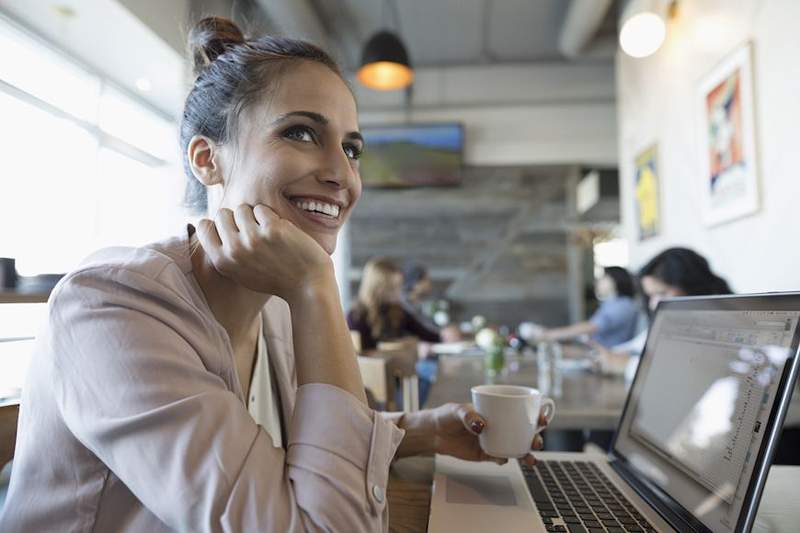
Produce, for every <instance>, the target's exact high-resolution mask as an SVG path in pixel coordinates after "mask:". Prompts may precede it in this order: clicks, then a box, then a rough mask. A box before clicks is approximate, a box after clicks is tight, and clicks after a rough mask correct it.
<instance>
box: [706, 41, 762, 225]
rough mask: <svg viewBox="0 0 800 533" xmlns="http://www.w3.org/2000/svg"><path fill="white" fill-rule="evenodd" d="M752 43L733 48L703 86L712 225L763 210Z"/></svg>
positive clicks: (709, 219)
mask: <svg viewBox="0 0 800 533" xmlns="http://www.w3.org/2000/svg"><path fill="white" fill-rule="evenodd" d="M752 70H753V69H752V46H751V45H750V44H749V43H748V44H745V45H744V46H742V47H741V48H739V49H738V50H736V51H735V52H733V53H732V54H731V55H729V56H728V57H727V58H725V59H724V60H723V61H722V62H721V63H720V64H719V65H717V66H716V67H715V68H714V70H713V71H712V72H710V73H709V74H708V75H707V76H705V77H704V78H703V79H702V80H701V81H700V85H699V88H698V104H699V108H700V109H699V116H700V120H699V124H700V136H699V140H700V147H701V150H702V152H701V157H700V161H701V165H700V167H701V173H700V187H701V191H702V193H701V199H702V203H703V214H704V219H705V223H706V225H709V226H711V225H715V224H721V223H723V222H727V221H729V220H732V219H735V218H739V217H742V216H745V215H749V214H751V213H754V212H755V211H757V210H758V207H759V191H758V172H757V169H758V164H757V160H756V146H755V145H756V141H755V131H754V128H755V113H754V109H753V106H754V104H753V101H754V100H753V74H752Z"/></svg>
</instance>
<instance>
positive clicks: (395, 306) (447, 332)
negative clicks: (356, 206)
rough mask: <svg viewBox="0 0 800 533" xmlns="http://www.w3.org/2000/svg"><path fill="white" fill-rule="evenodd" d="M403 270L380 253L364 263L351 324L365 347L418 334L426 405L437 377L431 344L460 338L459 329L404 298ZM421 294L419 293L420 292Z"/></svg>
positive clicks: (422, 401) (422, 398) (419, 368)
mask: <svg viewBox="0 0 800 533" xmlns="http://www.w3.org/2000/svg"><path fill="white" fill-rule="evenodd" d="M403 283H404V277H403V272H402V271H401V270H400V268H399V267H398V266H397V264H395V263H394V262H393V261H392V260H391V259H388V258H386V257H376V258H373V259H371V260H370V261H368V262H367V264H366V265H364V271H363V275H362V277H361V285H360V287H359V290H358V301H357V302H356V303H355V305H354V306H353V308H352V309H351V310H350V312H349V313H348V314H347V324H348V326H349V327H350V329H351V330H352V331H357V332H358V334H359V336H360V338H361V348H362V350H365V351H366V350H373V349H375V348H377V347H378V343H379V342H381V341H392V340H397V339H400V338H403V337H409V336H410V337H416V338H417V339H419V340H420V341H423V343H422V344H421V345H420V350H419V353H418V355H419V357H420V360H419V361H417V363H416V372H417V377H418V378H419V404H420V405H424V404H425V400H426V399H427V398H428V392H429V391H430V387H431V384H432V383H433V382H434V381H436V375H437V371H438V363H437V360H436V356H435V355H433V354H430V353H429V350H428V348H429V346H430V345H429V344H427V343H437V342H443V341H454V340H458V339H459V338H460V337H459V333H458V330H457V329H456V328H454V327H452V326H447V327H445V328H443V329H439V328H438V327H436V326H435V325H434V324H432V323H430V322H429V321H427V320H426V319H425V318H424V317H421V316H419V314H417V313H416V312H415V310H414V309H413V308H411V307H410V306H409V305H408V303H407V302H405V301H404V299H403V293H402V289H403ZM418 294H419V293H418Z"/></svg>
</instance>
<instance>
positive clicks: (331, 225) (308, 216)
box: [286, 194, 347, 230]
mask: <svg viewBox="0 0 800 533" xmlns="http://www.w3.org/2000/svg"><path fill="white" fill-rule="evenodd" d="M300 199H303V200H316V201H319V202H326V203H329V204H332V205H336V206H338V207H339V216H338V217H337V218H330V217H327V216H325V215H322V214H318V213H312V212H310V211H306V210H305V209H300V208H299V207H297V206H296V205H295V202H296V201H297V200H300ZM286 200H287V202H288V203H289V205H290V206H291V208H292V210H294V211H295V212H297V213H298V214H299V215H300V216H301V217H302V218H303V219H305V220H308V221H310V222H312V223H314V224H315V225H316V226H318V227H320V226H321V227H322V228H324V229H326V230H338V229H339V228H341V226H342V224H343V223H344V216H343V215H344V211H345V209H347V206H346V205H345V204H344V203H343V202H342V201H341V200H336V199H334V198H330V197H327V196H320V195H317V194H302V195H301V194H298V195H292V196H286Z"/></svg>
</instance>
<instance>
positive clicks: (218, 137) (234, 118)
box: [180, 17, 342, 210]
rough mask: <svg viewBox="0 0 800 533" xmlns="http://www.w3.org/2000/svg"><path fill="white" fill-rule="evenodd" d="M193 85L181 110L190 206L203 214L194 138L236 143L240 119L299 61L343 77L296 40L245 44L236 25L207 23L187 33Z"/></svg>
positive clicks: (248, 41) (321, 56)
mask: <svg viewBox="0 0 800 533" xmlns="http://www.w3.org/2000/svg"><path fill="white" fill-rule="evenodd" d="M189 51H190V54H191V57H192V58H193V60H194V74H195V76H196V79H195V82H194V85H193V86H192V89H191V91H189V95H188V96H187V97H186V103H185V105H184V108H183V116H182V118H181V128H180V146H181V150H182V151H183V154H184V155H183V167H184V172H185V173H186V177H187V178H188V183H187V187H186V197H185V202H186V204H187V205H188V206H189V207H190V208H192V209H194V210H202V209H205V207H206V203H207V197H206V190H205V187H204V186H203V184H202V183H200V182H198V181H197V179H195V177H194V175H193V174H192V171H191V167H190V165H189V161H188V158H187V157H186V152H187V149H188V147H189V141H191V139H192V137H193V136H195V135H204V136H206V137H208V138H209V139H211V140H212V141H214V142H215V143H219V144H224V143H225V142H227V141H229V140H230V139H232V138H234V133H235V131H236V125H237V122H238V118H239V115H240V114H241V112H242V111H243V110H244V109H246V108H247V107H248V106H250V105H251V104H253V103H254V102H255V101H257V99H258V97H259V96H261V95H264V94H269V93H270V91H271V90H272V89H273V88H274V85H275V83H276V82H277V81H279V80H280V77H281V76H282V75H283V74H284V73H285V72H286V71H287V69H289V68H290V67H292V66H295V65H297V64H299V63H300V62H301V61H313V62H316V63H320V64H322V65H325V66H326V67H328V68H329V69H331V70H332V71H333V72H334V73H336V74H337V75H338V76H339V77H342V74H341V72H340V70H339V67H338V66H337V65H336V62H335V61H334V60H333V59H332V58H331V57H330V56H329V55H328V54H327V53H325V52H324V51H323V50H321V49H320V48H318V47H317V46H315V45H313V44H311V43H308V42H305V41H300V40H296V39H289V38H285V37H272V36H264V37H260V38H258V39H252V40H251V39H246V38H245V37H244V35H243V34H242V32H241V30H240V29H239V28H238V27H237V26H236V24H234V23H233V22H232V21H230V20H228V19H225V18H220V17H207V18H204V19H202V20H201V21H200V22H198V23H197V24H195V26H194V27H193V28H192V30H191V32H190V33H189Z"/></svg>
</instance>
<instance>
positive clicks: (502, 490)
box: [447, 474, 517, 506]
mask: <svg viewBox="0 0 800 533" xmlns="http://www.w3.org/2000/svg"><path fill="white" fill-rule="evenodd" d="M447 503H469V504H478V505H505V506H508V505H512V506H513V505H517V499H516V497H515V496H514V489H513V488H512V487H511V481H510V480H509V479H508V478H507V477H506V476H486V475H481V476H469V475H459V474H448V475H447Z"/></svg>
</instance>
